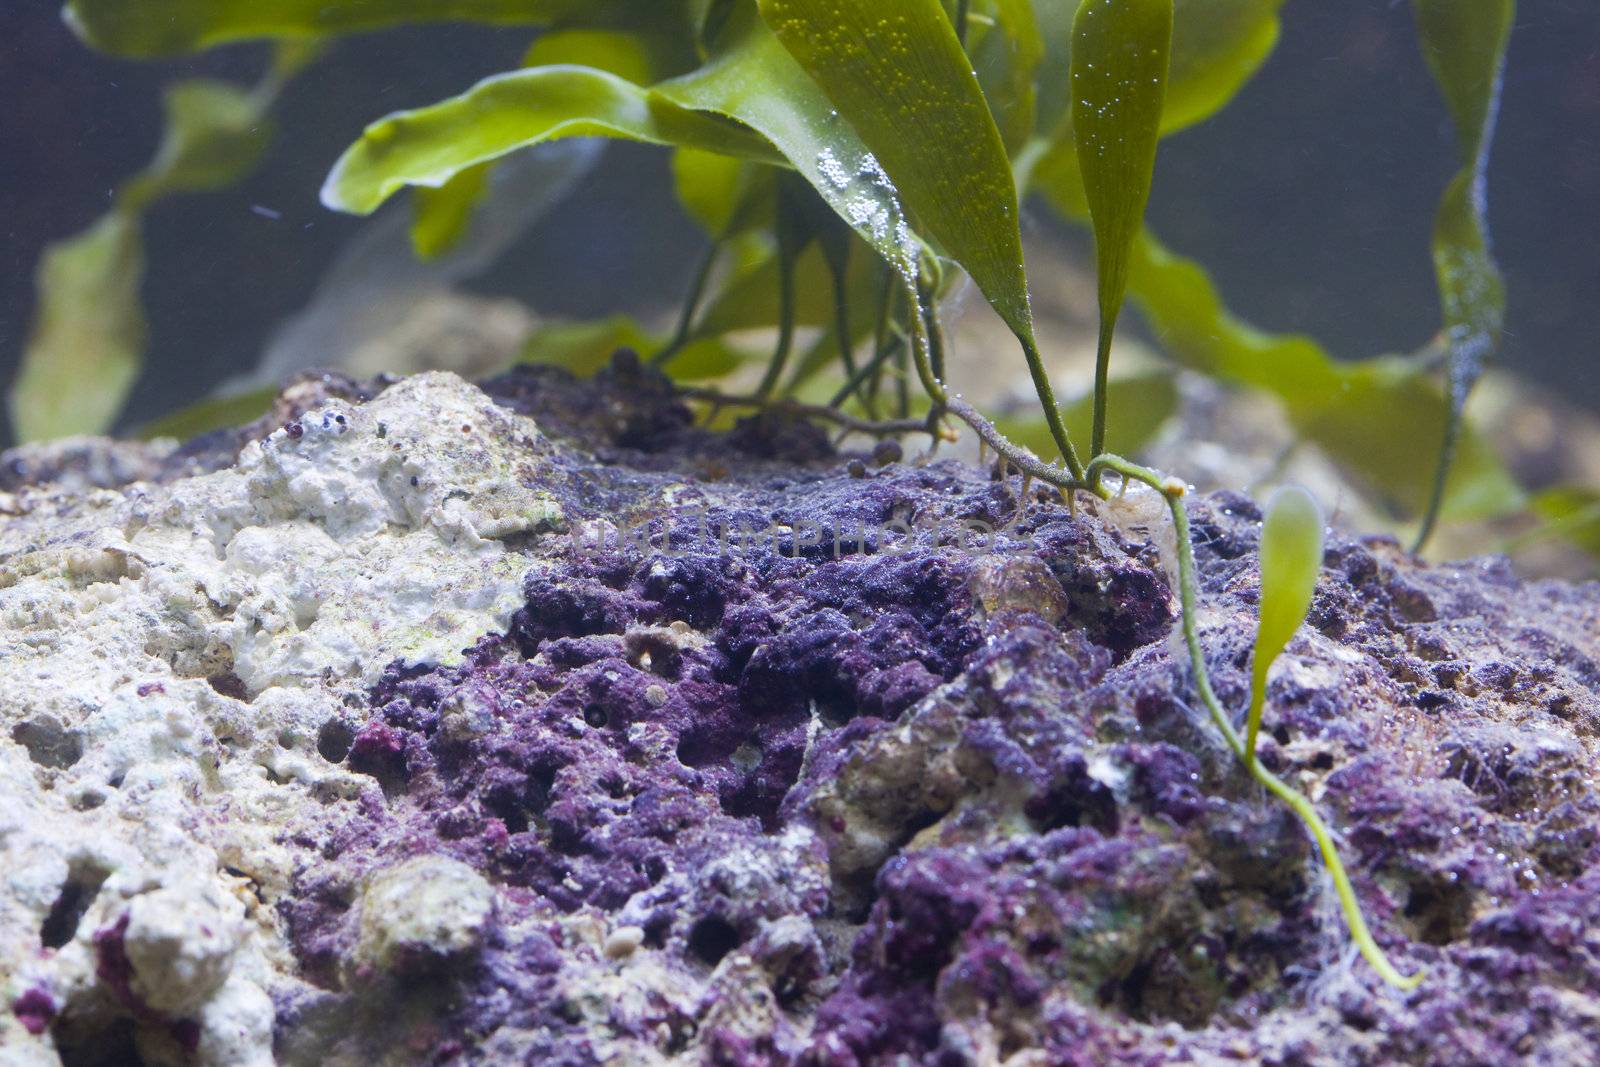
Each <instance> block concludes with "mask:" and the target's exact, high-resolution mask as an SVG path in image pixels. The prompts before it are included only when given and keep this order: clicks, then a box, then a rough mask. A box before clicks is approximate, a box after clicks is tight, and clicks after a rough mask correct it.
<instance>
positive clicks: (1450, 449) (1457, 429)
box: [1411, 402, 1463, 556]
mask: <svg viewBox="0 0 1600 1067" xmlns="http://www.w3.org/2000/svg"><path fill="white" fill-rule="evenodd" d="M1462 411H1463V406H1462V405H1461V404H1457V403H1454V402H1452V403H1451V404H1450V410H1449V411H1448V412H1446V413H1445V422H1444V443H1443V444H1442V445H1440V446H1439V465H1438V467H1437V468H1436V469H1435V470H1434V472H1433V489H1432V490H1431V491H1430V492H1429V493H1428V508H1427V510H1426V511H1424V512H1423V513H1422V527H1421V529H1419V530H1418V531H1417V539H1416V540H1415V541H1413V542H1411V554H1412V555H1414V556H1420V555H1421V554H1422V550H1423V548H1424V547H1426V546H1427V544H1428V540H1429V539H1430V538H1432V537H1433V531H1434V528H1435V527H1436V526H1438V525H1439V513H1440V511H1441V510H1442V509H1443V508H1444V493H1445V488H1446V486H1447V485H1448V484H1449V481H1450V468H1451V467H1452V466H1453V465H1454V464H1455V460H1456V445H1457V443H1458V442H1459V441H1460V439H1461V419H1462Z"/></svg>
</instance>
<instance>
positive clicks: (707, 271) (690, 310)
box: [650, 237, 723, 367]
mask: <svg viewBox="0 0 1600 1067" xmlns="http://www.w3.org/2000/svg"><path fill="white" fill-rule="evenodd" d="M722 244H723V239H722V238H721V237H718V238H716V239H715V240H713V241H712V242H711V243H710V244H709V245H707V246H706V250H705V253H704V254H703V255H702V256H701V257H700V263H699V265H698V266H697V267H696V268H695V272H694V279H693V280H692V281H691V282H690V283H689V293H688V295H687V296H686V297H685V298H684V302H683V310H682V311H680V312H679V313H678V325H677V327H676V328H675V329H674V330H673V331H672V340H670V341H668V342H667V344H666V347H664V348H663V349H661V351H659V352H657V353H656V354H655V356H654V357H653V358H652V359H651V360H650V362H651V363H653V364H655V365H656V366H657V367H665V366H666V365H667V364H668V363H670V362H671V361H672V358H673V357H674V356H676V355H677V354H678V353H679V352H681V351H683V347H684V345H686V344H688V343H689V334H690V331H692V330H693V329H694V317H695V315H696V314H698V313H699V311H700V302H701V301H702V300H704V299H705V293H706V283H707V282H709V281H710V280H711V268H712V267H714V266H715V265H716V262H717V256H718V255H720V254H721V252H722Z"/></svg>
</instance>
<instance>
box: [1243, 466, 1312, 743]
mask: <svg viewBox="0 0 1600 1067" xmlns="http://www.w3.org/2000/svg"><path fill="white" fill-rule="evenodd" d="M1322 524H1323V520H1322V509H1321V508H1320V507H1318V506H1317V501H1316V499H1315V498H1314V497H1312V495H1311V494H1310V493H1308V492H1306V491H1305V490H1304V489H1302V488H1300V487H1299V486H1297V485H1286V486H1284V487H1283V488H1282V489H1279V490H1278V491H1277V492H1276V493H1274V494H1272V500H1271V501H1269V502H1268V504H1267V517H1266V519H1265V521H1263V522H1262V524H1261V600H1260V605H1259V608H1258V610H1257V623H1256V649H1255V658H1254V661H1253V662H1252V664H1251V671H1250V711H1249V713H1248V715H1247V716H1246V719H1245V722H1246V728H1245V737H1244V760H1245V763H1246V764H1247V765H1248V766H1250V767H1252V768H1253V767H1254V766H1255V762H1256V738H1257V736H1258V735H1259V734H1260V733H1261V711H1262V708H1263V707H1264V706H1265V705H1266V702H1267V672H1268V671H1270V670H1271V669H1272V664H1273V661H1274V660H1276V659H1277V658H1278V656H1279V655H1280V654H1281V653H1282V652H1283V650H1284V648H1286V647H1287V646H1288V644H1289V639H1290V638H1291V637H1293V636H1294V634H1295V631H1296V630H1298V629H1300V624H1301V623H1303V622H1305V620H1306V612H1308V611H1310V610H1311V595H1312V593H1313V592H1315V590H1316V588H1317V573H1318V572H1319V571H1320V570H1321V569H1322Z"/></svg>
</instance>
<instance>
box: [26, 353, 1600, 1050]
mask: <svg viewBox="0 0 1600 1067" xmlns="http://www.w3.org/2000/svg"><path fill="white" fill-rule="evenodd" d="M277 410H278V415H279V417H277V418H275V419H274V420H273V421H272V422H270V423H268V422H263V423H260V424H257V425H255V426H253V427H246V428H243V429H241V430H238V431H229V432H228V433H225V434H222V435H220V436H215V437H212V438H210V439H202V440H200V441H197V442H189V443H187V444H184V445H181V446H162V447H160V448H151V447H149V446H131V445H129V446H124V445H118V444H115V443H110V442H92V443H81V442H80V443H78V444H76V445H74V446H72V447H71V448H62V447H58V448H56V449H54V450H24V451H22V452H19V453H13V454H10V455H8V456H7V457H0V471H8V472H12V474H11V475H10V476H9V480H8V481H7V482H6V484H5V486H4V489H5V491H6V494H7V495H6V497H5V498H4V500H3V502H0V503H3V506H4V508H5V510H6V513H7V514H6V518H5V520H4V521H3V522H0V623H3V625H0V676H3V677H4V678H5V679H6V685H5V686H3V687H0V960H4V961H5V963H4V965H3V967H0V983H3V988H0V992H3V993H4V996H5V1000H4V1003H5V1005H6V1006H7V1010H4V1011H0V1062H4V1063H8V1064H9V1063H11V1062H17V1063H26V1064H29V1065H30V1067H31V1065H33V1064H45V1065H50V1064H59V1063H66V1064H75V1063H95V1062H101V1063H120V1062H144V1063H150V1064H157V1063H160V1064H169V1063H170V1064H188V1063H203V1064H207V1065H212V1064H215V1065H219V1067H220V1065H223V1064H227V1065H236V1064H245V1065H249V1067H257V1065H260V1067H265V1065H266V1064H269V1063H274V1062H276V1063H278V1064H280V1065H283V1067H301V1065H313V1064H314V1065H322V1064H329V1065H334V1067H344V1065H357V1064H359V1065H362V1067H367V1065H381V1067H388V1065H394V1067H401V1065H407V1067H409V1065H412V1064H417V1063H430V1062H460V1063H473V1064H498V1063H523V1062H536V1063H550V1064H567V1065H579V1064H592V1063H608V1062H609V1063H627V1064H633V1063H639V1064H700V1063H716V1064H728V1065H736V1067H757V1065H760V1067H766V1065H769V1064H790V1065H794V1067H835V1065H837V1067H851V1065H854V1067H866V1065H869V1064H871V1065H876V1064H887V1063H894V1064H908V1065H930V1067H931V1065H937V1067H954V1065H958V1064H960V1065H967V1064H971V1065H979V1064H982V1065H989V1064H1001V1065H1004V1067H1038V1065H1043V1064H1076V1063H1085V1064H1088V1063H1093V1064H1149V1063H1165V1062H1199V1063H1213V1062H1230V1061H1243V1062H1251V1061H1258V1062H1263V1063H1274V1064H1280V1065H1312V1064H1317V1065H1321V1064H1335V1065H1343V1064H1351V1065H1357V1064H1387V1063H1418V1064H1440V1065H1444V1064H1456V1063H1482V1062H1505V1063H1512V1062H1529V1061H1531V1062H1541V1063H1550V1064H1567V1063H1574V1064H1576V1063H1587V1062H1592V1061H1596V1060H1597V1059H1600V1039H1597V1038H1596V1036H1595V1035H1596V1034H1597V1033H1600V1027H1597V1026H1596V1017H1595V1011H1594V1008H1593V1004H1594V1003H1595V1001H1596V1000H1597V999H1600V943H1597V942H1596V941H1595V935H1594V933H1593V931H1594V930H1596V929H1600V800H1597V796H1600V794H1597V792H1596V789H1595V783H1596V778H1597V776H1600V752H1597V742H1596V740H1595V739H1596V738H1597V737H1600V587H1597V586H1595V585H1571V584H1562V583H1555V582H1528V581H1523V580H1520V579H1519V578H1518V577H1517V576H1516V575H1514V574H1513V573H1511V572H1510V571H1509V569H1508V568H1507V567H1506V566H1505V565H1504V564H1503V563H1501V562H1498V561H1496V560H1493V559H1489V560H1473V561H1465V562H1462V563H1458V564H1450V565H1442V566H1436V567H1429V566H1426V565H1423V564H1421V563H1418V562H1416V561H1415V560H1412V559H1410V558H1408V557H1407V556H1405V555H1404V554H1403V553H1402V552H1401V551H1400V550H1399V549H1398V547H1397V546H1395V545H1394V544H1393V543H1392V542H1390V541H1385V540H1383V539H1370V538H1369V539H1362V540H1356V539H1351V538H1348V537H1343V536H1340V535H1337V534H1336V535H1333V536H1332V537H1330V540H1329V545H1328V553H1327V557H1326V560H1325V563H1326V567H1325V573H1324V576H1323V579H1322V581H1321V582H1320V583H1319V585H1318V591H1317V596H1316V600H1315V602H1314V603H1313V606H1312V611H1311V617H1310V625H1309V626H1308V627H1307V628H1306V629H1304V630H1303V631H1302V632H1301V633H1300V634H1299V635H1298V636H1297V638H1296V639H1295V640H1294V641H1293V642H1292V643H1291V645H1290V646H1289V648H1288V650H1287V652H1286V654H1285V656H1284V657H1283V659H1282V660H1281V662H1280V664H1279V666H1278V667H1277V669H1276V670H1275V672H1274V675H1273V679H1272V684H1271V687H1270V690H1269V701H1268V707H1267V718H1266V729H1265V732H1264V734H1263V749H1262V758H1263V760H1265V761H1267V762H1268V763H1269V765H1271V766H1273V767H1275V768H1276V769H1277V771H1278V773H1280V774H1281V775H1282V776H1283V777H1285V778H1286V779H1288V780H1290V781H1292V782H1294V783H1295V784H1297V785H1298V786H1299V787H1300V788H1302V789H1303V790H1304V791H1305V792H1306V793H1307V795H1308V796H1309V797H1311V799H1312V801H1313V803H1315V804H1316V805H1317V807H1318V809H1319V811H1320V812H1321V813H1322V815H1323V817H1324V818H1325V819H1327V820H1328V821H1329V823H1330V824H1331V825H1332V826H1333V827H1334V828H1335V830H1336V831H1337V833H1338V835H1339V837H1340V839H1341V842H1342V847H1343V853H1344V856H1345V859H1346V862H1347V864H1348V865H1349V867H1350V870H1351V874H1352V877H1353V879H1354V882H1355V886H1356V890H1357V892H1358V894H1359V896H1360V898H1361V900H1362V903H1363V906H1364V908H1365V910H1366V914H1367V916H1368V918H1369V920H1370V921H1371V923H1372V926H1373V929H1374V933H1375V936H1376V937H1377V938H1378V939H1379V940H1380V942H1381V943H1382V944H1383V945H1384V946H1385V948H1386V949H1387V950H1388V951H1389V953H1390V954H1391V955H1392V956H1393V958H1394V959H1395V961H1396V963H1397V964H1398V965H1399V966H1400V967H1401V968H1402V969H1406V970H1409V969H1411V968H1413V967H1418V966H1421V967H1425V968H1427V970H1428V974H1429V977H1428V980H1427V981H1426V982H1425V983H1424V984H1423V985H1422V986H1421V987H1420V988H1419V989H1418V990H1416V991H1415V992H1412V993H1410V994H1408V995H1405V996H1400V995H1396V994H1395V993H1393V992H1392V991H1390V990H1389V989H1387V988H1386V987H1384V986H1383V985H1382V983H1381V982H1380V981H1379V980H1378V979H1377V977H1376V976H1375V975H1373V974H1372V973H1371V971H1370V970H1369V969H1368V968H1366V966H1365V965H1364V964H1363V963H1361V962H1360V961H1359V960H1358V959H1357V960H1355V961H1354V962H1352V961H1351V958H1350V954H1349V952H1348V935H1347V933H1346V931H1345V929H1344V926H1343V923H1342V920H1341V919H1340V917H1339V914H1338V910H1337V907H1336V906H1333V905H1331V904H1330V899H1331V898H1330V896H1329V894H1328V892H1327V890H1326V889H1325V888H1324V886H1325V881H1324V875H1323V872H1322V868H1321V865H1320V859H1319V857H1318V856H1317V853H1316V850H1315V849H1313V848H1312V847H1311V846H1310V843H1309V841H1308V839H1307V838H1306V836H1305V833H1304V831H1303V829H1302V828H1301V826H1300V824H1299V823H1298V821H1296V820H1295V819H1294V817H1293V816H1292V815H1290V814H1289V813H1287V812H1286V811H1285V810H1284V809H1283V808H1282V807H1281V806H1280V805H1278V804H1276V803H1275V802H1274V801H1273V800H1272V799H1271V798H1270V797H1268V796H1265V795H1263V794H1262V793H1261V791H1260V790H1259V789H1257V788H1256V787H1255V786H1253V785H1252V784H1251V782H1250V780H1249V779H1248V778H1247V777H1246V776H1245V775H1244V774H1243V772H1242V771H1241V769H1240V767H1239V766H1238V764H1237V762H1236V761H1235V760H1234V759H1233V758H1232V757H1231V755H1230V754H1229V753H1228V752H1227V750H1226V749H1225V748H1224V747H1223V746H1222V745H1221V744H1220V742H1219V739H1218V738H1217V737H1216V734H1215V730H1214V728H1213V727H1212V725H1211V724H1210V723H1209V722H1208V721H1207V720H1206V719H1205V718H1204V717H1202V716H1200V715H1197V714H1196V713H1195V710H1194V708H1195V704H1196V701H1195V699H1194V696H1193V692H1192V689H1191V680H1190V679H1189V676H1188V666H1187V661H1186V659H1185V658H1184V657H1183V656H1182V655H1181V653H1180V654H1176V655H1175V653H1174V648H1173V643H1172V641H1171V637H1172V634H1173V630H1174V623H1175V616H1176V611H1177V607H1176V604H1175V603H1174V598H1173V596H1172V591H1171V590H1172V579H1171V573H1170V566H1171V563H1172V543H1171V541H1170V539H1169V538H1170V534H1169V531H1168V529H1167V527H1166V525H1165V518H1164V516H1163V514H1162V513H1161V510H1160V508H1159V507H1158V506H1157V505H1158V504H1159V501H1157V500H1154V499H1153V498H1151V497H1149V496H1146V495H1143V494H1139V493H1130V494H1129V496H1128V498H1127V499H1125V500H1122V501H1115V502H1103V503H1091V502H1087V501H1085V502H1082V505H1081V508H1080V510H1079V511H1078V512H1077V513H1076V514H1074V513H1072V512H1070V511H1069V510H1068V509H1067V508H1066V507H1065V506H1062V505H1058V504H1056V503H1054V502H1044V501H1042V500H1041V499H1035V500H1032V501H1030V502H1029V503H1028V504H1027V506H1026V508H1025V509H1024V510H1023V511H1022V512H1021V513H1020V514H1019V513H1018V511H1017V493H1016V487H1017V485H1018V483H1017V482H1015V481H1013V482H1011V483H1009V484H1000V483H998V482H996V481H994V480H992V479H991V477H990V475H989V474H988V473H987V472H982V471H978V470H975V469H973V468H970V467H967V466H965V465H963V464H961V463H959V462H955V461H953V460H940V461H937V462H921V461H918V460H915V459H912V460H911V461H906V457H905V456H904V455H902V456H901V457H899V458H898V459H896V458H894V457H891V456H889V455H887V453H885V454H884V455H882V456H879V457H876V459H875V460H872V461H871V462H869V459H870V458H871V457H866V456H839V455H835V454H834V453H832V451H831V450H830V448H829V446H828V444H827V439H826V436H825V435H821V434H819V433H817V432H816V430H815V427H809V426H806V425H804V424H796V423H795V422H794V421H793V420H792V419H781V418H766V419H753V420H749V421H748V422H746V423H745V424H744V425H743V426H742V427H741V428H740V430H739V431H738V432H737V433H735V434H731V435H727V436H718V435H715V434H711V433H708V432H705V431H702V430H700V429H697V428H696V427H695V425H694V420H693V418H692V417H691V415H690V413H689V412H688V411H687V410H686V409H685V408H683V407H682V406H681V405H680V404H678V403H677V402H676V401H675V399H674V398H673V396H672V393H671V391H670V388H669V387H668V385H667V384H666V383H665V382H664V381H663V380H661V379H660V378H659V377H658V376H655V375H653V373H652V372H651V371H650V370H649V369H648V368H647V367H645V366H643V365H642V364H640V363H639V361H637V360H633V361H623V362H620V363H618V364H616V365H615V366H613V367H612V368H611V369H609V370H607V371H604V372H602V373H601V374H600V375H599V376H598V377H597V378H596V379H595V380H594V381H593V382H590V383H578V382H575V381H573V380H572V379H570V378H568V377H567V376H565V375H564V374H562V373H560V372H558V371H554V370H551V369H548V368H525V369H523V370H520V371H518V372H516V373H514V374H512V375H509V376H507V377H505V378H502V379H498V380H495V381H491V382H487V383H485V384H484V386H483V387H482V388H478V387H474V386H470V385H468V384H466V383H464V382H462V381H460V380H459V379H456V378H452V377H450V376H448V375H423V376H419V377H417V378H412V379H408V380H405V381H401V382H397V383H383V382H377V383H356V382H351V381H349V380H345V379H337V378H320V379H305V380H302V381H300V382H299V383H297V384H295V385H294V386H292V387H291V388H290V389H289V390H287V391H286V393H285V395H284V397H282V398H280V401H279V404H278V409H277ZM341 419H342V420H343V421H342V422H341V421H340V420H341ZM911 447H916V443H915V442H912V443H911ZM851 460H856V461H857V463H856V465H855V467H854V468H853V469H852V467H851ZM880 460H881V461H882V462H879V461H880ZM130 479H140V480H138V481H133V480H130ZM1189 508H1190V517H1191V523H1192V526H1193V529H1194V534H1195V537H1194V539H1195V544H1196V546H1197V555H1198V563H1199V569H1200V578H1201V583H1200V584H1201V605H1200V612H1199V616H1198V620H1199V624H1200V629H1201V640H1202V644H1203V645H1204V648H1205V651H1206V655H1207V659H1208V662H1209V663H1210V665H1211V672H1212V677H1213V681H1214V683H1215V685H1216V688H1217V690H1218V692H1219V694H1220V695H1221V698H1222V699H1223V701H1224V702H1225V703H1226V704H1227V705H1228V706H1229V707H1230V708H1234V709H1242V707H1243V705H1244V702H1245V699H1246V695H1247V692H1248V674H1247V668H1248V657H1249V641H1250V633H1251V625H1252V619H1253V613H1254V610H1255V601H1256V597H1257V595H1258V591H1259V575H1258V574H1257V572H1256V567H1255V561H1254V558H1255V547H1256V539H1257V536H1258V529H1259V512H1258V511H1257V510H1256V509H1255V507H1254V505H1253V504H1252V503H1251V502H1250V501H1248V500H1246V499H1245V498H1243V497H1241V496H1238V495H1237V494H1222V495H1218V496H1216V497H1212V498H1207V497H1195V498H1192V499H1191V500H1190V501H1189ZM979 527H982V528H986V529H987V530H989V531H990V533H991V536H989V537H988V538H986V539H985V540H983V542H982V544H975V543H974V542H973V539H972V538H971V537H969V536H967V534H970V533H971V531H972V530H974V529H977V528H979ZM135 1057H137V1058H138V1059H137V1061H136V1059H135Z"/></svg>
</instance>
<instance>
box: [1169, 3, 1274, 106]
mask: <svg viewBox="0 0 1600 1067" xmlns="http://www.w3.org/2000/svg"><path fill="white" fill-rule="evenodd" d="M1283 3H1284V0H1174V4H1173V18H1172V63H1171V68H1170V71H1169V73H1168V75H1167V100H1166V107H1165V110H1164V111H1163V112H1162V115H1161V135H1162V136H1163V137H1165V136H1166V135H1168V134H1170V133H1176V132H1177V131H1178V130H1182V129H1186V128H1187V127H1190V126H1193V125H1194V124H1195V123H1197V122H1202V121H1204V120H1205V119H1208V118H1210V117H1211V116H1212V115H1214V114H1216V113H1217V112H1218V111H1221V110H1222V108H1223V107H1224V106H1226V105H1227V103H1228V101H1230V100H1232V99H1233V98H1234V96H1235V95H1237V93H1238V92H1239V90H1240V89H1241V88H1242V87H1243V86H1244V84H1245V82H1247V81H1249V80H1250V78H1251V77H1252V76H1253V75H1254V74H1255V72H1256V71H1257V70H1259V69H1260V67H1261V64H1262V63H1265V62H1266V60H1267V57H1268V56H1269V55H1271V54H1272V49H1273V48H1274V47H1275V46H1276V45H1277V43H1278V30H1279V23H1278V9H1279V8H1281V7H1282V6H1283Z"/></svg>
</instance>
